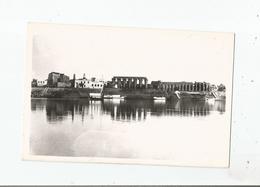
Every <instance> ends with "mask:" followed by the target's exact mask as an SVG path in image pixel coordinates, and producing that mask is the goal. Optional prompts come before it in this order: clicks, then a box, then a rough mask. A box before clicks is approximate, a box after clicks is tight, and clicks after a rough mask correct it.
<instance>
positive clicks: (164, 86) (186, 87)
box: [160, 82, 210, 92]
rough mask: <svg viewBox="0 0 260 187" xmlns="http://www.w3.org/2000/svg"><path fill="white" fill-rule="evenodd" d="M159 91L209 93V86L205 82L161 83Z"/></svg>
mask: <svg viewBox="0 0 260 187" xmlns="http://www.w3.org/2000/svg"><path fill="white" fill-rule="evenodd" d="M160 89H161V90H164V91H176V90H178V91H189V92H201V91H210V85H209V83H206V82H195V83H192V82H183V83H177V82H162V83H161V85H160Z"/></svg>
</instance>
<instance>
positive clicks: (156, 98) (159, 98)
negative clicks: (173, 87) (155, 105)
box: [153, 97, 166, 101]
mask: <svg viewBox="0 0 260 187" xmlns="http://www.w3.org/2000/svg"><path fill="white" fill-rule="evenodd" d="M153 100H160V101H165V100H166V97H153Z"/></svg>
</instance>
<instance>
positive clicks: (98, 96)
mask: <svg viewBox="0 0 260 187" xmlns="http://www.w3.org/2000/svg"><path fill="white" fill-rule="evenodd" d="M89 97H90V99H93V100H99V99H102V94H101V93H89Z"/></svg>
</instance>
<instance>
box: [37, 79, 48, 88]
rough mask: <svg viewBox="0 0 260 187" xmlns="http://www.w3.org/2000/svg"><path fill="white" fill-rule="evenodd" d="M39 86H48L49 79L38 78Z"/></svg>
mask: <svg viewBox="0 0 260 187" xmlns="http://www.w3.org/2000/svg"><path fill="white" fill-rule="evenodd" d="M37 86H39V87H42V86H47V80H44V81H41V80H37Z"/></svg>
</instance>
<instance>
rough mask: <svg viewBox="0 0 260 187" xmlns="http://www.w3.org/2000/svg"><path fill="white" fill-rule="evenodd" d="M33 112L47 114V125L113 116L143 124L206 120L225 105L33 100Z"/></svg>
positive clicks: (220, 111) (194, 102)
mask: <svg viewBox="0 0 260 187" xmlns="http://www.w3.org/2000/svg"><path fill="white" fill-rule="evenodd" d="M31 110H32V111H36V110H38V111H39V110H40V111H43V110H45V111H46V116H47V121H49V122H56V121H62V120H64V119H67V118H68V117H71V119H72V121H73V120H74V118H75V116H77V118H78V117H80V118H81V120H82V121H84V119H85V117H86V116H88V117H90V118H94V117H95V116H100V115H109V116H111V119H112V120H117V121H143V120H146V118H147V116H158V117H159V116H178V117H205V116H207V115H210V114H211V112H214V111H216V112H218V113H220V114H223V113H224V112H225V101H215V102H214V103H208V102H205V101H196V100H186V101H185V100H178V101H166V102H165V101H149V100H129V101H128V100H126V101H120V100H104V101H89V100H86V99H78V100H62V99H32V100H31Z"/></svg>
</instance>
